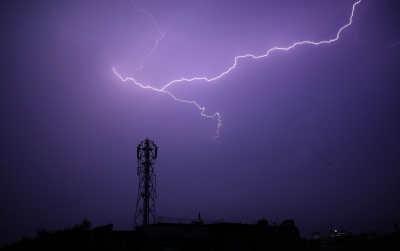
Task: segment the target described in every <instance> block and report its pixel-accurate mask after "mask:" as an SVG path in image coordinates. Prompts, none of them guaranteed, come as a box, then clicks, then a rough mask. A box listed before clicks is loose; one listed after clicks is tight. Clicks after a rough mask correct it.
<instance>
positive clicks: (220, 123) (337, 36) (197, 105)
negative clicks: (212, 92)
mask: <svg viewBox="0 0 400 251" xmlns="http://www.w3.org/2000/svg"><path fill="white" fill-rule="evenodd" d="M361 1H362V0H358V1H357V2H355V3H354V4H353V7H352V11H351V15H350V18H349V22H348V23H347V24H345V25H344V26H342V27H341V28H340V29H339V31H338V32H337V33H336V37H335V38H332V39H330V40H323V41H319V42H313V41H307V40H306V41H301V42H296V43H294V44H292V45H291V46H288V47H274V48H272V49H269V50H268V51H267V52H266V53H265V54H262V55H253V54H246V55H240V56H236V57H235V58H234V63H233V65H232V66H231V67H229V68H228V69H227V70H226V71H224V72H222V73H221V74H219V75H217V76H215V77H213V78H207V77H194V78H180V79H175V80H172V81H171V82H169V83H168V84H166V85H164V87H162V88H161V89H158V88H155V87H152V86H150V85H143V84H141V83H139V82H138V81H136V80H135V79H134V78H133V75H132V77H126V78H124V77H122V76H121V75H120V74H118V73H117V71H116V70H115V69H113V71H114V73H115V74H116V75H117V76H118V77H119V78H120V79H121V80H122V81H124V82H126V81H132V82H133V83H135V84H136V85H138V86H140V87H141V88H143V89H150V90H153V91H157V92H162V93H165V94H168V95H170V96H171V97H172V98H173V99H175V100H176V101H179V102H182V103H188V104H192V105H195V106H196V107H197V108H198V109H199V110H200V115H201V116H203V117H206V118H216V119H217V121H218V124H217V129H216V131H215V133H211V136H212V137H213V139H215V138H217V137H218V136H219V129H220V128H221V126H222V120H221V115H220V113H219V112H216V113H214V114H213V115H207V114H206V113H205V109H206V108H205V107H202V106H200V105H199V104H198V103H197V102H196V101H193V100H192V101H191V100H185V99H181V98H178V97H176V96H175V95H173V94H172V93H171V92H169V91H167V90H166V89H167V88H168V87H169V86H171V85H173V84H175V83H180V82H193V81H201V80H202V81H207V82H212V81H214V80H217V79H219V78H222V77H223V76H225V75H226V74H228V73H229V72H231V71H232V70H233V69H235V67H236V66H237V64H238V60H239V59H242V58H248V57H250V58H254V59H260V58H265V57H268V55H269V54H270V53H271V52H273V51H288V50H290V49H293V48H294V47H296V46H298V45H302V44H311V45H321V44H329V43H332V42H335V41H337V40H338V39H339V36H340V33H341V32H342V31H343V30H344V29H346V28H347V27H348V26H350V25H351V24H352V22H353V15H354V10H355V7H356V6H357V5H358V4H359V3H361ZM134 8H135V11H136V12H143V13H146V14H147V15H149V16H150V17H151V19H152V20H153V23H154V25H155V26H156V27H157V30H158V32H159V33H160V35H161V37H160V38H159V39H157V41H156V43H155V46H154V48H153V50H152V51H151V52H150V53H149V54H148V55H146V56H145V57H143V58H142V60H141V64H140V67H139V68H135V69H134V71H135V70H141V69H142V68H143V62H144V60H145V59H146V58H148V57H150V56H151V55H152V54H153V52H154V51H155V50H156V48H157V45H158V43H159V42H160V41H161V40H162V39H163V38H164V35H165V34H166V33H165V32H161V31H160V29H159V27H158V25H157V23H156V21H155V19H154V17H153V16H152V15H151V14H150V13H149V12H148V11H145V10H142V9H136V7H135V6H134Z"/></svg>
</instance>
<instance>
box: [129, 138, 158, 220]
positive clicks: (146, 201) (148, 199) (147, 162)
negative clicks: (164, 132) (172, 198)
mask: <svg viewBox="0 0 400 251" xmlns="http://www.w3.org/2000/svg"><path fill="white" fill-rule="evenodd" d="M156 158H157V146H156V144H154V142H153V141H151V140H149V139H147V138H146V140H143V141H142V142H140V144H139V145H138V146H137V159H138V169H137V174H138V176H139V190H138V195H137V201H136V213H135V225H134V227H136V226H139V225H140V226H144V225H148V224H154V223H156V207H155V203H154V199H155V198H156V175H155V174H154V164H155V162H156ZM140 216H142V217H141V218H142V219H139V218H140Z"/></svg>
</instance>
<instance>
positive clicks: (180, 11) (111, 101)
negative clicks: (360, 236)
mask: <svg viewBox="0 0 400 251" xmlns="http://www.w3.org/2000/svg"><path fill="white" fill-rule="evenodd" d="M355 2H356V1H355V0H354V1H351V0H343V1H337V0H329V1H328V0H307V1H298V0H285V1H281V0H275V1H261V0H260V1H184V0H173V1H135V5H136V8H137V9H143V10H147V11H149V12H150V13H151V14H152V15H153V17H154V19H155V20H156V24H158V26H159V29H160V31H161V32H165V35H164V38H163V39H162V40H161V41H159V44H158V47H157V48H156V50H155V51H154V52H153V54H152V55H151V56H150V57H147V58H146V59H144V61H143V68H142V69H141V70H135V71H132V70H133V69H134V68H139V67H140V66H141V60H142V58H143V57H145V56H146V55H148V54H149V53H151V51H152V50H153V49H154V46H155V42H156V41H157V39H159V38H160V36H161V34H160V32H159V31H158V30H157V27H156V26H155V24H154V23H153V20H152V19H151V17H150V16H149V15H147V14H146V13H144V12H141V11H135V7H134V6H133V5H132V2H130V1H128V0H118V1H96V2H94V1H11V0H10V1H8V0H7V1H1V2H0V32H1V36H0V37H1V38H0V64H1V67H0V80H1V85H0V193H1V194H0V246H1V245H3V244H4V243H7V242H13V241H16V240H19V239H21V237H22V236H31V237H33V236H34V235H35V230H36V229H38V228H41V227H44V228H46V229H48V230H52V231H54V230H58V229H63V228H66V227H69V226H74V225H75V224H76V223H79V222H82V220H83V219H85V218H86V219H88V220H90V221H91V222H92V225H93V226H100V225H105V224H108V223H113V224H114V229H118V230H131V229H132V228H133V222H134V213H135V203H136V196H137V190H138V182H139V178H138V176H137V174H136V168H137V162H136V161H137V160H136V146H137V145H138V144H139V143H140V142H141V141H142V140H144V139H146V137H148V138H149V139H151V140H154V142H155V143H156V144H157V145H158V159H157V163H156V165H155V173H156V174H157V195H158V197H157V199H156V214H157V216H165V217H167V216H168V217H176V218H190V219H195V218H196V217H197V215H198V213H199V212H201V216H202V218H203V219H204V220H219V219H224V220H225V221H226V222H242V223H254V221H255V220H258V219H261V218H263V217H265V219H267V220H270V221H273V220H275V219H276V218H277V217H278V218H279V221H282V220H284V219H294V220H295V223H296V226H297V227H298V228H299V230H300V234H301V236H303V237H307V238H310V237H311V233H312V232H314V231H321V232H325V231H329V230H333V229H345V230H347V231H351V232H354V233H358V232H364V231H368V230H373V231H381V232H393V231H394V227H393V222H394V221H400V192H399V191H400V182H399V181H400V15H399V13H400V3H399V1H397V0H391V1H389V0H387V1H383V0H382V1H381V0H370V1H367V0H363V1H362V2H361V3H360V4H358V5H357V6H356V7H355V12H354V17H353V23H352V24H351V25H350V26H349V27H347V28H346V29H344V30H343V31H342V32H341V34H340V38H339V39H338V40H337V41H335V42H333V43H330V44H321V45H318V46H315V45H307V44H305V45H299V46H296V47H295V48H293V49H291V50H289V51H273V52H271V53H270V54H269V56H268V57H265V58H262V59H252V58H244V59H239V60H238V63H237V66H236V68H235V69H233V70H232V71H231V72H230V73H229V74H227V75H225V76H224V77H222V78H220V79H218V80H215V81H212V82H206V81H194V82H181V83H176V84H174V85H172V86H170V87H169V88H168V91H170V92H171V93H173V95H175V96H176V97H178V98H181V99H185V100H194V101H196V102H197V103H198V104H199V105H200V106H204V107H206V110H205V113H206V114H211V115H212V114H214V113H216V112H219V114H220V116H221V121H222V127H220V128H219V133H220V134H219V137H217V138H215V139H213V137H212V134H213V133H214V134H215V131H216V129H217V125H218V121H217V119H216V118H214V119H209V118H205V117H202V116H201V115H200V111H199V109H198V108H197V107H196V106H194V105H193V104H185V103H180V102H177V101H175V100H174V99H173V98H172V97H171V96H170V95H168V94H166V93H162V92H156V91H152V90H150V89H142V88H141V87H139V86H138V85H135V84H134V83H133V82H132V81H126V82H123V81H121V79H120V78H118V76H117V75H116V74H115V73H114V72H113V69H115V70H116V71H117V72H118V73H119V74H121V76H122V77H124V78H125V77H131V76H134V78H135V79H136V80H137V81H138V82H140V83H142V84H143V85H146V86H147V85H150V86H152V87H155V88H162V87H163V86H164V85H166V84H167V83H169V82H170V81H173V80H175V79H180V78H182V77H185V78H193V77H208V78H213V77H215V76H218V75H219V74H221V73H222V72H224V71H226V70H227V69H228V68H229V67H231V66H232V65H233V64H234V58H235V57H236V56H239V55H245V54H247V53H251V54H254V55H262V54H265V53H266V52H267V50H269V49H271V48H273V47H276V46H277V47H288V46H290V45H292V44H293V43H295V42H299V41H303V40H309V41H314V42H318V41H322V40H330V39H334V38H335V37H336V34H337V32H338V31H339V29H340V28H341V27H343V26H344V25H346V24H347V23H348V22H349V18H350V15H351V11H352V6H353V4H354V3H355Z"/></svg>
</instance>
